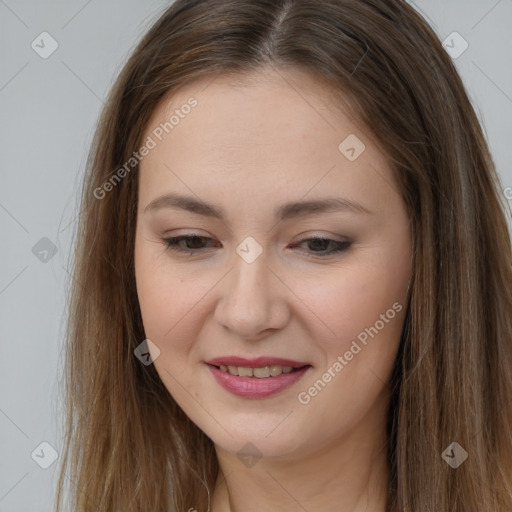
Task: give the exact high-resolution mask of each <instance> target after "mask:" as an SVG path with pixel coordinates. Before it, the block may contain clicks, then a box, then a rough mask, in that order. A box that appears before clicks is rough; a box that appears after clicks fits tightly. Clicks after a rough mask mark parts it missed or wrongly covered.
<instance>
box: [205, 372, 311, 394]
mask: <svg viewBox="0 0 512 512" xmlns="http://www.w3.org/2000/svg"><path fill="white" fill-rule="evenodd" d="M207 367H208V369H209V370H210V372H211V373H212V375H213V377H214V378H215V380H216V382H217V383H218V384H219V385H220V386H221V387H222V388H224V389H225V390H226V391H229V392H230V393H232V394H234V395H236V396H241V397H244V398H266V397H268V396H272V395H275V394H277V393H280V392H282V391H284V390H285V389H287V388H289V387H290V386H292V385H293V384H295V383H296V382H297V381H299V380H300V379H301V378H302V377H303V376H304V375H305V374H306V372H307V371H308V370H309V369H310V368H312V366H311V365H306V366H303V367H301V368H292V367H289V366H280V365H271V366H264V367H257V368H251V367H243V366H225V365H219V366H214V365H211V364H207Z"/></svg>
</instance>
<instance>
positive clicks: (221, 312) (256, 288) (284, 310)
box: [215, 253, 289, 340]
mask: <svg viewBox="0 0 512 512" xmlns="http://www.w3.org/2000/svg"><path fill="white" fill-rule="evenodd" d="M283 281H284V279H282V277H280V276H278V275H277V273H276V272H275V271H274V270H273V269H271V268H270V267H269V266H268V262H267V260H266V258H265V253H263V254H261V255H260V256H259V257H258V258H257V259H256V260H255V261H253V262H252V263H248V262H246V261H244V260H243V259H242V258H241V257H239V256H238V255H236V257H235V258H234V266H233V268H232V270H231V272H229V273H228V274H227V276H226V277H225V279H223V282H222V287H221V298H220V300H219V302H218V303H217V306H216V310H215V319H216V321H217V322H218V323H219V325H221V326H223V327H224V328H225V329H228V330H229V331H231V332H232V333H233V334H234V335H235V336H237V337H239V338H244V339H250V340H255V339H258V338H261V337H263V336H264V335H265V334H266V333H267V331H268V330H273V329H282V328H283V327H284V326H285V325H286V323H287V322H288V320H289V307H288V304H287V300H286V295H287V293H286V291H287V290H288V289H287V288H286V286H285V284H283ZM267 334H268V333H267Z"/></svg>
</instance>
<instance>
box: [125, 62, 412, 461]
mask: <svg viewBox="0 0 512 512" xmlns="http://www.w3.org/2000/svg"><path fill="white" fill-rule="evenodd" d="M245 78H247V79H246V80H245ZM191 98H193V99H191ZM329 98H332V91H331V90H329V89H328V87H327V86H326V85H324V84H322V83H320V82H317V81H316V80H315V79H314V78H312V77H310V76H309V75H306V74H303V73H301V72H299V71H294V72H291V71H288V72H284V71H283V72H280V73H279V74H276V73H274V72H270V71H261V72H259V73H258V74H254V75H252V76H250V77H248V76H245V77H234V76H228V75H223V76H218V77H217V78H215V79H214V80H213V81H212V79H211V78H208V79H204V80H203V79H201V80H200V81H197V82H195V83H193V84H191V85H189V86H187V87H184V88H182V89H181V90H180V91H179V92H178V93H176V94H174V96H173V97H172V98H171V99H168V100H167V99H166V100H165V101H164V102H163V103H162V104H161V105H160V106H159V107H158V108H157V110H156V111H155V112H154V114H153V117H152V119H151V122H150V123H149V125H148V128H147V131H146V134H145V136H144V140H145V141H147V142H148V144H147V146H148V147H151V149H150V150H149V151H148V152H147V155H146V156H144V158H143V159H142V161H141V164H140V175H139V201H138V213H137V228H136V241H135V275H136V282H137V292H138V297H139V303H140V307H141V314H142V318H143V323H144V328H145V334H146V337H147V339H149V340H150V341H151V344H149V345H150V348H151V347H152V350H151V353H152V355H153V358H154V363H153V364H154V365H155V368H156V370H157V372H158V374H159V376H160V378H161V379H162V381H163V383H164V384H165V386H166V388H167V389H168V391H169V393H170V394H171V395H172V396H173V398H174V399H175V400H176V402H177V403H178V404H179V405H180V406H181V408H182V409H183V410H184V411H185V413H186V414H187V415H188V416H189V418H190V419H191V420H192V421H193V422H194V423H195V424H196V425H198V426H199V428H201V429H202V430H203V431H204V432H205V433H206V435H208V436H209V437H210V438H211V439H212V440H213V442H214V443H215V444H216V445H217V447H220V448H221V449H223V450H227V451H229V452H232V453H236V452H238V451H239V450H240V449H241V448H242V447H244V446H245V445H246V444H247V443H251V444H252V445H254V446H255V447H257V449H258V451H259V452H260V453H261V454H262V455H263V456H266V457H274V458H280V457H283V458H284V457H288V458H291V457H294V456H297V455H298V454H299V453H300V454H305V453H315V452H316V451H319V450H321V449H322V448H326V447H327V446H333V445H335V444H336V443H337V442H341V440H342V439H346V438H347V436H349V435H350V434H353V433H355V432H358V431H363V430H364V429H367V430H368V428H373V429H375V428H377V427H375V426H374V425H376V424H380V425H381V426H382V422H383V421H384V420H383V411H384V410H385V407H384V406H385V403H386V396H387V395H386V393H387V383H388V381H389V377H390V373H391V370H392V366H393V362H394V360H395V358H396V353H397V349H398V345H399V340H400V334H401V331H402V326H403V320H404V316H405V312H406V304H405V302H406V295H407V289H408V284H409V279H410V272H411V264H410V262H411V246H410V242H411V240H410V236H409V226H408V217H407V213H406V210H405V206H404V204H403V202H402V199H401V196H400V195H399V193H398V191H397V188H396V186H395V184H394V180H393V175H392V172H391V169H390V168H389V167H388V164H387V162H386V159H385V156H384V155H383V154H382V153H381V152H380V151H379V150H378V149H377V146H376V145H375V144H374V143H373V142H372V141H371V140H370V134H369V133H367V132H365V131H364V130H362V129H361V128H359V127H358V126H356V125H355V124H353V123H352V122H351V120H350V119H349V117H347V116H346V115H344V114H343V112H342V111H341V110H340V109H339V108H337V107H336V105H334V104H333V103H332V102H331V101H330V100H329ZM186 105H190V107H187V106H186ZM171 116H174V118H171ZM170 119H171V121H170ZM166 122H167V125H165V123H166ZM163 126H164V127H165V128H162V127H163ZM148 137H149V138H148ZM150 140H151V141H153V142H154V144H153V143H152V142H150ZM180 198H181V199H180ZM328 201H330V202H328ZM326 205H328V206H329V207H328V208H327V207H326ZM141 341H142V340H141ZM235 358H241V359H239V360H237V359H235ZM226 367H228V368H227V371H225V370H226ZM251 368H257V369H256V370H251ZM292 368H293V369H292ZM379 422H380V423H379Z"/></svg>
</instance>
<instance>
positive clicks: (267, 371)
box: [220, 364, 293, 379]
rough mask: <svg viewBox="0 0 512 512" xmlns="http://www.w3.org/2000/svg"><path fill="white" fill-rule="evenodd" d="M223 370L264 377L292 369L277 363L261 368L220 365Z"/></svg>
mask: <svg viewBox="0 0 512 512" xmlns="http://www.w3.org/2000/svg"><path fill="white" fill-rule="evenodd" d="M220 369H221V370H222V371H223V372H229V373H230V374H231V375H238V376H239V377H257V378H258V379H264V378H267V377H277V376H278V375H281V374H282V373H290V372H292V371H293V368H292V367H291V366H279V365H278V364H275V365H272V366H264V367H262V368H247V367H245V366H225V365H223V364H221V365H220Z"/></svg>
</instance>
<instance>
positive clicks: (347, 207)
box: [144, 193, 374, 221]
mask: <svg viewBox="0 0 512 512" xmlns="http://www.w3.org/2000/svg"><path fill="white" fill-rule="evenodd" d="M161 208H175V209H182V210H186V211H188V212H191V213H195V214H197V215H203V216H205V217H213V218H215V219H219V220H221V221H225V216H224V213H223V212H222V209H221V208H220V207H219V206H216V205H213V204H208V203H205V202H204V201H199V200H197V199H195V198H194V197H191V196H182V195H179V194H173V193H170V194H165V195H163V196H160V197H157V198H156V199H154V200H153V201H151V202H150V203H149V204H148V205H147V206H146V207H145V208H144V213H149V212H153V211H156V210H159V209H161ZM336 211H348V212H353V213H364V214H369V215H373V214H374V212H372V211H371V210H368V208H366V207H365V206H363V205H362V204H360V203H357V202H355V201H351V200H349V199H345V198H341V197H340V198H326V199H316V200H310V201H294V202H291V203H286V204H284V205H282V206H280V207H279V208H277V209H276V210H275V211H274V216H275V217H276V219H277V220H278V221H283V220H287V219H291V218H293V217H299V216H304V215H308V214H313V213H323V212H336Z"/></svg>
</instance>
